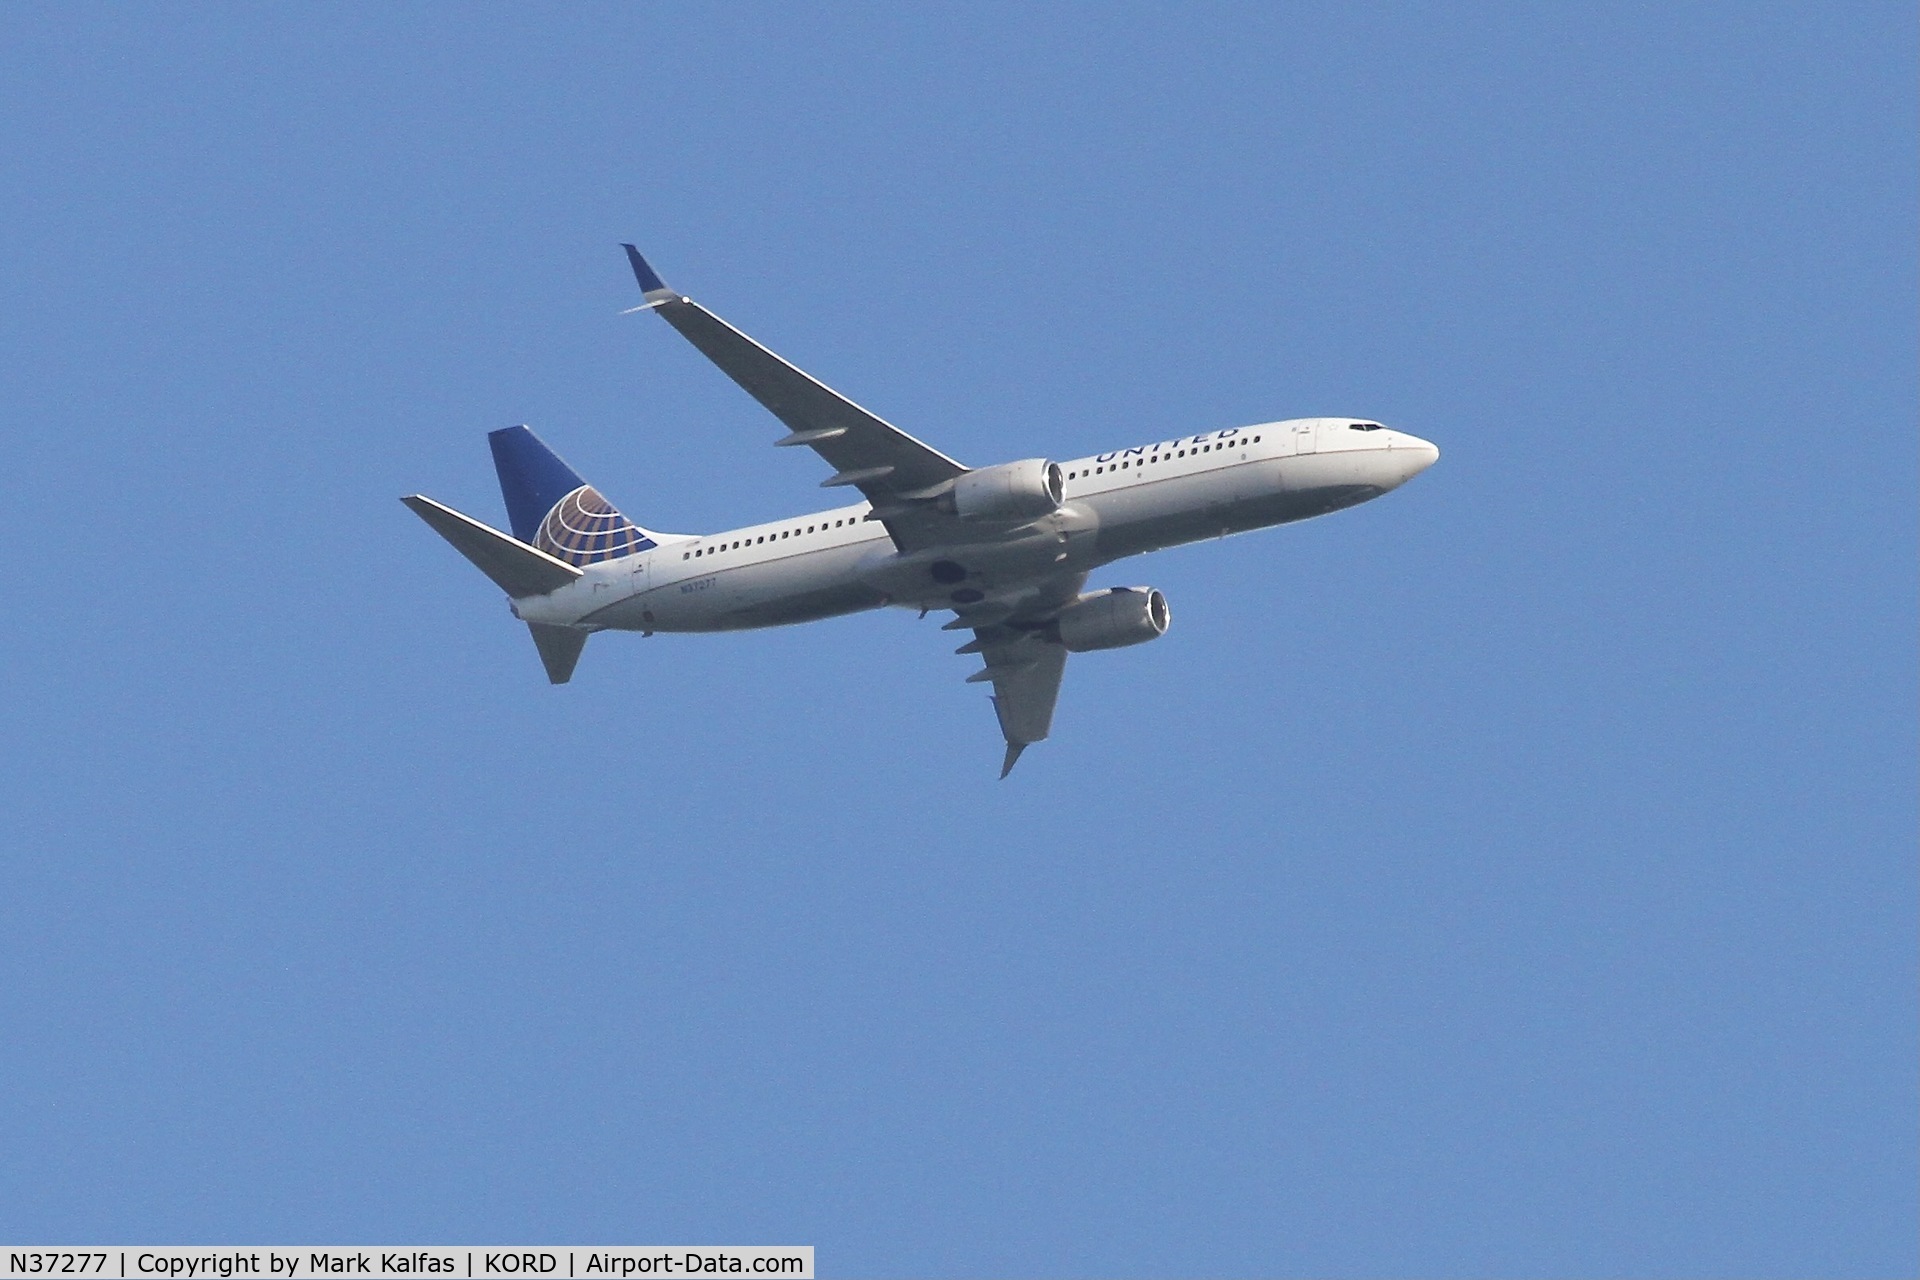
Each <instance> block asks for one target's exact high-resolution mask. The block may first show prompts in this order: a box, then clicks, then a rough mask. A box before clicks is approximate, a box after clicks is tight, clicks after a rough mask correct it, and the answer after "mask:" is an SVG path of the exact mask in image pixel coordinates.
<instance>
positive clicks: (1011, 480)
mask: <svg viewBox="0 0 1920 1280" xmlns="http://www.w3.org/2000/svg"><path fill="white" fill-rule="evenodd" d="M1065 489H1066V480H1065V478H1064V477H1062V476H1061V474H1060V464H1059V463H1057V462H1048V461H1047V460H1046V459H1045V458H1028V459H1027V460H1026V461H1025V462H1007V463H1003V464H1001V465H1000V466H997V467H982V468H981V469H980V470H978V471H969V472H967V473H965V474H964V475H962V476H960V477H959V478H958V479H957V480H955V481H954V483H953V511H954V514H955V515H957V516H959V517H960V518H961V519H962V520H1032V519H1034V518H1035V517H1037V516H1044V515H1051V514H1053V512H1055V511H1057V510H1059V508H1060V495H1061V494H1062V493H1063V492H1065Z"/></svg>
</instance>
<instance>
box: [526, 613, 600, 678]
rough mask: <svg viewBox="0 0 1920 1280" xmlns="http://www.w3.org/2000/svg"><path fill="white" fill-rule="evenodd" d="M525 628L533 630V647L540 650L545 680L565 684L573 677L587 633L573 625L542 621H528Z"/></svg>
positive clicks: (584, 646) (584, 645) (585, 643)
mask: <svg viewBox="0 0 1920 1280" xmlns="http://www.w3.org/2000/svg"><path fill="white" fill-rule="evenodd" d="M527 630H529V631H531V632H533V647H534V648H536V649H538V650H539V651H540V664H541V665H542V666H544V667H545V668H546V669H547V682H548V683H549V684H565V683H566V682H567V681H569V680H571V679H573V669H574V667H575V666H576V665H578V664H579V662H580V651H581V650H582V649H584V648H586V647H587V633H586V632H584V631H581V630H579V629H578V628H575V627H550V626H548V625H547V624H546V623H544V622H529V623H528V624H527Z"/></svg>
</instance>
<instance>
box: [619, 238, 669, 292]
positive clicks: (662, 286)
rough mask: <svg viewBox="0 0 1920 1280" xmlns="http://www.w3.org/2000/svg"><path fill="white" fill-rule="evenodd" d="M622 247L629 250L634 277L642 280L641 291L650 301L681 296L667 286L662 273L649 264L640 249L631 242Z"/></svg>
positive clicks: (628, 257) (628, 255) (629, 260)
mask: <svg viewBox="0 0 1920 1280" xmlns="http://www.w3.org/2000/svg"><path fill="white" fill-rule="evenodd" d="M620 247H621V248H622V249H625V250H626V251H627V261H628V263H630V264H631V265H632V267H633V278H634V279H635V280H637V281H639V282H640V293H641V295H642V296H644V297H645V298H646V300H647V301H648V302H653V303H659V302H668V301H672V300H675V299H678V298H679V296H680V295H679V294H677V293H675V292H674V291H673V290H671V289H669V288H667V285H666V282H665V281H663V280H662V279H661V278H660V273H659V272H657V271H655V270H654V269H653V268H652V267H650V266H648V265H647V260H646V259H645V258H643V257H641V256H640V251H639V250H638V249H636V248H634V247H633V246H632V245H630V244H623V245H621V246H620Z"/></svg>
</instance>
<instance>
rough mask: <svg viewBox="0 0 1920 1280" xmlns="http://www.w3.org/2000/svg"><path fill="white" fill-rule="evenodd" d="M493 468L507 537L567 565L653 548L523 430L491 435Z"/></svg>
mask: <svg viewBox="0 0 1920 1280" xmlns="http://www.w3.org/2000/svg"><path fill="white" fill-rule="evenodd" d="M487 443H488V445H490V446H491V447H492V449H493V469H494V470H495V471H497V472H498V473H499V475H500V496H501V497H503V498H505V499H506V502H507V518H508V520H509V521H510V522H511V523H512V525H513V536H514V537H516V538H518V539H520V541H522V542H524V543H527V544H528V545H530V546H534V547H538V548H539V549H540V550H542V551H544V552H546V553H547V554H548V555H550V556H553V557H554V558H555V559H558V560H564V561H565V562H566V563H568V564H571V565H586V564H593V563H595V562H596V561H600V560H618V559H619V558H620V557H622V556H630V555H633V554H634V553H635V552H639V551H645V550H647V549H648V548H650V547H652V546H654V545H655V539H654V537H653V535H652V534H650V533H648V532H647V531H646V530H645V529H642V528H641V527H640V526H639V525H637V524H635V523H634V522H633V521H631V520H629V519H627V518H626V517H625V516H623V515H621V514H620V513H619V512H618V511H617V510H615V509H614V506H613V504H612V503H611V502H608V501H607V500H606V499H605V498H603V497H601V496H600V491H599V490H598V489H595V488H594V487H593V486H592V485H590V484H588V483H587V482H586V481H585V480H582V479H581V478H580V474H579V473H578V472H576V471H575V470H574V469H573V468H572V467H570V466H568V465H567V464H566V463H565V462H563V461H561V459H560V455H559V454H557V453H555V452H554V451H553V450H551V449H549V448H547V446H546V444H545V442H543V441H542V440H541V439H540V437H539V436H536V435H535V434H533V432H531V431H529V430H528V429H527V428H525V427H507V428H505V429H503V430H500V431H495V432H491V433H490V434H489V435H488V436H487Z"/></svg>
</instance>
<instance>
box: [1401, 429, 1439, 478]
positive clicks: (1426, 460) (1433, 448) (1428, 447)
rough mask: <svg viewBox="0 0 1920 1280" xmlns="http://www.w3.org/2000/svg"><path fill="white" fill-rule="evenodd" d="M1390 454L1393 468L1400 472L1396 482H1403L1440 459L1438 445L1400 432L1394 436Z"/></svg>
mask: <svg viewBox="0 0 1920 1280" xmlns="http://www.w3.org/2000/svg"><path fill="white" fill-rule="evenodd" d="M1391 454H1392V457H1393V461H1394V470H1395V471H1397V472H1399V473H1400V478H1399V480H1398V481H1397V483H1399V484H1405V483H1406V482H1407V481H1409V480H1411V479H1413V478H1414V477H1415V476H1417V475H1419V474H1420V473H1421V472H1422V471H1425V470H1426V469H1427V468H1428V467H1430V466H1432V465H1433V464H1434V463H1436V462H1438V461H1440V446H1439V445H1437V444H1434V443H1433V442H1432V441H1430V440H1422V439H1421V438H1420V437H1419V436H1410V435H1407V434H1405V433H1404V432H1402V433H1400V434H1399V435H1398V436H1396V437H1395V439H1394V442H1393V449H1392V450H1391Z"/></svg>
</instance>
